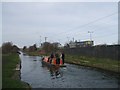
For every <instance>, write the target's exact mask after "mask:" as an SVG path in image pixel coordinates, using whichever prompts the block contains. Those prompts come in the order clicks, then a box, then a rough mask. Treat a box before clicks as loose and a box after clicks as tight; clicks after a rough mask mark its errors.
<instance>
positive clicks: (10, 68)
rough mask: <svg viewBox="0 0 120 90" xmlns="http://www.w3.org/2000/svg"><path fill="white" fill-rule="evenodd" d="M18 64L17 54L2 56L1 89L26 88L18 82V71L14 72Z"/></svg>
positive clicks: (25, 85)
mask: <svg viewBox="0 0 120 90" xmlns="http://www.w3.org/2000/svg"><path fill="white" fill-rule="evenodd" d="M19 63H20V59H19V56H18V54H3V55H2V88H3V89H6V88H26V89H27V88H28V85H27V84H26V83H24V82H22V81H21V80H20V70H15V68H16V65H17V64H19Z"/></svg>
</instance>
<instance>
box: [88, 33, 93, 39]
mask: <svg viewBox="0 0 120 90" xmlns="http://www.w3.org/2000/svg"><path fill="white" fill-rule="evenodd" d="M88 33H90V41H92V33H93V31H88Z"/></svg>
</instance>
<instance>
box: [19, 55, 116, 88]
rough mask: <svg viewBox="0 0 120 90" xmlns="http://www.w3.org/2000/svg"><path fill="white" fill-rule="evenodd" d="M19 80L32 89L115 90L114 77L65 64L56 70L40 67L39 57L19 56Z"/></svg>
mask: <svg viewBox="0 0 120 90" xmlns="http://www.w3.org/2000/svg"><path fill="white" fill-rule="evenodd" d="M20 58H21V80H22V81H24V82H27V83H29V84H30V85H31V87H32V88H117V87H118V80H117V78H115V77H114V76H110V75H108V74H105V73H102V72H99V71H96V70H92V69H90V68H86V67H82V66H77V65H72V64H66V65H67V67H64V68H60V69H59V70H58V71H57V73H56V70H53V69H50V68H48V67H46V66H42V64H41V57H38V56H28V55H23V53H22V54H20Z"/></svg>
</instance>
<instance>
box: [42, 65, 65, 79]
mask: <svg viewBox="0 0 120 90" xmlns="http://www.w3.org/2000/svg"><path fill="white" fill-rule="evenodd" d="M42 67H46V68H47V69H48V70H49V72H50V76H51V78H52V79H55V78H61V77H63V71H62V70H61V69H60V67H59V66H51V67H50V66H46V65H44V64H42Z"/></svg>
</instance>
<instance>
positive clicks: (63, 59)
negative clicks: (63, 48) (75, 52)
mask: <svg viewBox="0 0 120 90" xmlns="http://www.w3.org/2000/svg"><path fill="white" fill-rule="evenodd" d="M60 57H61V58H62V63H63V64H64V62H65V54H64V52H62V53H61V56H60Z"/></svg>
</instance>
